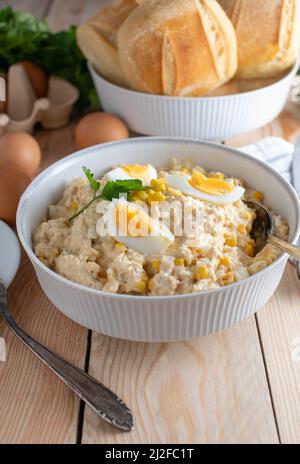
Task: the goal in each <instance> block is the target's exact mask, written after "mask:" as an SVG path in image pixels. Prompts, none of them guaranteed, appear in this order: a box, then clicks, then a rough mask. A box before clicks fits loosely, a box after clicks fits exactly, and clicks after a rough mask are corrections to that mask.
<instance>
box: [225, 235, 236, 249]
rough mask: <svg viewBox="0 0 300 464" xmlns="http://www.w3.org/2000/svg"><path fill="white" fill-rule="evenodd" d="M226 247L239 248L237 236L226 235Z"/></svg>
mask: <svg viewBox="0 0 300 464" xmlns="http://www.w3.org/2000/svg"><path fill="white" fill-rule="evenodd" d="M225 245H227V246H230V247H236V246H237V239H236V236H235V235H229V234H225Z"/></svg>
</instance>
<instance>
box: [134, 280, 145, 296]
mask: <svg viewBox="0 0 300 464" xmlns="http://www.w3.org/2000/svg"><path fill="white" fill-rule="evenodd" d="M146 288H147V282H146V281H145V280H140V282H137V283H136V285H135V291H136V292H139V293H144V292H145V290H146Z"/></svg>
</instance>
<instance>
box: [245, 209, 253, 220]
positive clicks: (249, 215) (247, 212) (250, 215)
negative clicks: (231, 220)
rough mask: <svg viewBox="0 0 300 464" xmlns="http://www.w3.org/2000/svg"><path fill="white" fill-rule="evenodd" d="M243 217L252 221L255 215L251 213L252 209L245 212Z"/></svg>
mask: <svg viewBox="0 0 300 464" xmlns="http://www.w3.org/2000/svg"><path fill="white" fill-rule="evenodd" d="M243 217H244V219H246V220H247V221H251V219H252V217H253V213H251V211H245V212H244V214H243Z"/></svg>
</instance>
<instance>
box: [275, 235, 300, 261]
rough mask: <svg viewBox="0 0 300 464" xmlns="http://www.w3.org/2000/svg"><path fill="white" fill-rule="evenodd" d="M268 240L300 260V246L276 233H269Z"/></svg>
mask: <svg viewBox="0 0 300 464" xmlns="http://www.w3.org/2000/svg"><path fill="white" fill-rule="evenodd" d="M268 242H269V243H271V244H272V245H274V246H276V247H277V248H279V249H280V250H282V251H284V252H285V253H288V254H289V255H290V256H293V257H294V258H296V259H299V260H300V247H298V246H296V245H292V244H291V243H288V242H285V241H284V240H281V239H280V238H278V237H275V236H274V235H269V238H268Z"/></svg>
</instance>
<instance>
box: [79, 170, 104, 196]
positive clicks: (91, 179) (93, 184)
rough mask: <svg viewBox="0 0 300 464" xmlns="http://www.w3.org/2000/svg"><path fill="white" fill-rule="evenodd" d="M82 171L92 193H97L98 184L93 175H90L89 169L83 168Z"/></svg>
mask: <svg viewBox="0 0 300 464" xmlns="http://www.w3.org/2000/svg"><path fill="white" fill-rule="evenodd" d="M82 170H83V172H84V174H85V175H86V177H87V180H88V181H89V183H90V187H91V189H92V190H93V192H94V193H97V192H98V190H99V188H100V182H98V181H97V180H95V179H94V174H93V173H92V171H91V170H90V169H88V168H86V167H85V166H83V167H82Z"/></svg>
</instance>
